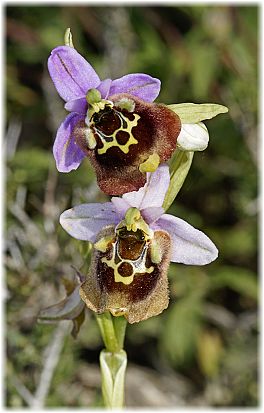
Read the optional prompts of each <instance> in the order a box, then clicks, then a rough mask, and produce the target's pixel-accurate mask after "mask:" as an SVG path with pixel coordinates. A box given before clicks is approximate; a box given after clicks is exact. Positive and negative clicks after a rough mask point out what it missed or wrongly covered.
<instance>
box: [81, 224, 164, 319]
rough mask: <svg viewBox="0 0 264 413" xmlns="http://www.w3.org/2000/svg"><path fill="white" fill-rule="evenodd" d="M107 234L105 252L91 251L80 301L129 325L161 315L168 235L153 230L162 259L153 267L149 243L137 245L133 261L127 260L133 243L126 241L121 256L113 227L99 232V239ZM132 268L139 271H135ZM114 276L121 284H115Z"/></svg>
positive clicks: (116, 282)
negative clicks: (110, 239) (107, 240)
mask: <svg viewBox="0 0 264 413" xmlns="http://www.w3.org/2000/svg"><path fill="white" fill-rule="evenodd" d="M110 235H112V237H113V238H112V241H109V243H108V245H107V249H106V252H105V253H103V252H100V251H97V250H94V251H93V254H92V262H91V270H90V273H89V275H88V277H87V280H86V281H85V282H84V283H83V284H82V286H81V288H80V296H81V298H82V299H83V300H84V301H85V303H86V305H87V306H88V307H89V308H90V309H91V310H93V311H95V312H97V313H99V314H101V313H104V312H105V311H110V312H111V313H112V314H113V315H124V316H125V318H126V319H127V320H128V322H129V323H136V322H139V321H142V320H146V319H147V318H149V317H152V316H155V315H158V314H160V313H161V312H162V311H163V310H164V309H165V308H167V306H168V303H169V295H168V278H167V270H168V266H169V263H170V250H171V240H170V236H169V235H168V233H167V232H165V231H155V233H154V239H155V245H156V247H157V246H158V248H159V250H160V257H161V260H160V262H159V263H158V264H154V263H153V262H152V261H151V241H150V243H149V244H147V243H146V241H142V246H143V247H142V249H141V248H138V245H137V248H136V250H137V252H136V253H135V255H134V257H133V260H128V259H127V258H124V256H125V255H126V254H128V250H129V249H130V248H131V245H133V242H132V243H131V240H130V241H129V242H128V244H127V251H125V248H124V245H123V246H122V248H123V249H122V253H121V249H120V248H119V247H118V245H119V244H118V242H119V241H120V240H118V236H116V235H115V232H114V227H108V228H105V229H104V230H102V231H101V232H100V233H99V235H98V239H101V238H102V237H109V236H110ZM135 237H136V235H135ZM138 242H139V241H137V243H138ZM144 243H145V244H144ZM143 244H144V245H143ZM134 245H135V244H134ZM115 248H116V249H115ZM117 251H118V253H117ZM120 254H122V255H120ZM138 257H139V259H138V261H136V260H137V258H138ZM117 268H118V270H117ZM134 268H138V269H136V270H135V272H134ZM137 271H138V272H137ZM132 273H134V275H131V274H132ZM116 275H118V277H121V278H120V279H121V280H122V281H116V280H115V277H116ZM127 280H128V283H126V281H127Z"/></svg>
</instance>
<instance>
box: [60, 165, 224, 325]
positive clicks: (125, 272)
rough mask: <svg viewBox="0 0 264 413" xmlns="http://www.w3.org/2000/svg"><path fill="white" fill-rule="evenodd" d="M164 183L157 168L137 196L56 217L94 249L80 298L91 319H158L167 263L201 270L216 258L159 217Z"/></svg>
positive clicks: (205, 244) (190, 232) (194, 236)
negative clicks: (105, 315) (93, 314)
mask: <svg viewBox="0 0 264 413" xmlns="http://www.w3.org/2000/svg"><path fill="white" fill-rule="evenodd" d="M169 183H170V175H169V168H168V166H167V165H165V164H163V165H161V166H160V167H159V168H158V169H157V170H156V171H155V172H153V173H148V174H147V182H146V184H145V185H144V187H142V188H140V189H139V190H138V191H134V192H130V193H126V194H124V195H123V196H122V197H121V198H118V197H112V199H111V202H106V203H104V204H99V203H93V204H82V205H79V206H76V207H74V208H72V209H69V210H67V211H64V212H63V213H62V214H61V217H60V223H61V225H62V226H63V228H64V229H65V230H66V231H67V232H68V233H69V234H70V235H71V236H73V237H75V238H77V239H79V240H85V241H90V242H92V243H93V244H94V249H93V253H92V260H91V268H90V272H89V274H88V276H87V278H86V280H85V281H84V282H83V284H82V285H81V287H80V296H81V298H82V300H83V301H84V302H85V303H86V305H87V306H88V307H89V308H90V309H91V310H93V311H95V312H96V313H98V314H101V313H104V312H106V311H110V312H111V313H112V314H113V315H114V316H121V315H123V316H124V317H125V318H126V319H127V321H128V322H129V323H135V322H139V321H141V320H145V319H147V318H149V317H152V316H155V315H158V314H159V313H161V312H162V311H163V310H164V309H165V308H167V306H168V303H169V293H168V278H167V271H168V267H169V263H170V261H172V262H176V263H182V264H187V265H205V264H208V263H210V262H211V261H213V260H215V259H216V258H217V256H218V251H217V248H216V247H215V245H214V244H213V242H212V241H211V240H210V239H209V238H208V237H207V236H206V235H205V234H204V233H203V232H201V231H199V230H197V229H195V228H194V227H192V226H191V225H190V224H188V223H187V222H185V221H183V220H182V219H180V218H176V217H174V216H172V215H169V214H166V213H164V212H165V211H164V209H163V208H162V204H163V200H164V197H165V194H166V192H167V189H168V187H169Z"/></svg>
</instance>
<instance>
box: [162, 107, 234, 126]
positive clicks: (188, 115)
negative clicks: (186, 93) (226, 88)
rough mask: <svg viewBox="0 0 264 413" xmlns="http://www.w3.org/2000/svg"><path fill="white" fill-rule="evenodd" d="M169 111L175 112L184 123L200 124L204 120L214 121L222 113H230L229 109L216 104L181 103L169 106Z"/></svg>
mask: <svg viewBox="0 0 264 413" xmlns="http://www.w3.org/2000/svg"><path fill="white" fill-rule="evenodd" d="M167 107H168V108H169V109H171V110H172V111H173V112H175V113H176V114H177V115H178V116H179V117H180V119H181V122H182V123H198V122H201V121H202V120H206V119H212V118H214V117H215V116H217V115H219V114H220V113H226V112H228V108H227V107H226V106H223V105H217V104H215V103H203V104H200V105H199V104H196V103H179V104H173V105H167Z"/></svg>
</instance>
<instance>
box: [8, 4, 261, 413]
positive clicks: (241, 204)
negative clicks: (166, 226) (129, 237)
mask: <svg viewBox="0 0 264 413" xmlns="http://www.w3.org/2000/svg"><path fill="white" fill-rule="evenodd" d="M5 12H6V140H5V152H6V163H7V166H6V220H5V224H6V242H5V246H6V253H5V264H6V275H7V277H6V289H7V292H6V297H7V298H6V323H7V327H6V333H7V345H6V350H7V362H6V376H7V377H6V378H7V385H6V389H7V392H6V405H7V406H8V407H12V408H19V407H26V406H30V407H34V406H36V405H34V403H36V401H35V402H34V400H33V399H32V398H31V396H32V395H35V396H36V398H37V399H38V403H39V406H46V407H50V408H52V407H97V406H102V400H101V395H100V375H99V369H98V357H99V353H100V350H101V349H102V342H101V338H100V336H99V333H98V328H97V325H96V322H95V319H94V317H93V315H92V313H91V312H87V315H86V320H85V323H84V324H83V326H82V328H81V331H80V333H79V336H78V338H77V339H76V340H74V339H73V338H72V337H71V336H70V335H69V334H68V326H67V325H66V327H65V323H62V324H61V325H59V327H58V326H57V325H55V326H54V325H52V326H51V325H43V324H38V323H37V322H36V317H37V314H38V312H39V310H40V309H41V308H44V307H46V306H48V305H51V304H54V303H56V302H58V301H59V300H60V299H62V298H63V297H64V295H65V290H64V288H63V286H62V279H63V278H64V277H68V278H71V277H73V274H74V270H73V269H72V267H71V265H74V266H75V267H76V268H80V267H82V265H83V258H82V255H81V253H80V251H81V248H80V247H81V246H80V244H81V243H80V242H78V241H76V240H74V239H72V238H71V237H70V236H69V235H68V234H66V233H65V232H64V231H63V230H62V228H61V227H60V225H59V223H58V218H59V215H60V213H61V212H62V211H63V210H65V209H66V208H68V207H70V206H72V205H76V204H78V203H81V202H87V201H88V202H101V201H102V202H103V201H105V200H106V199H107V198H106V196H105V195H103V194H101V193H100V192H99V191H98V189H97V186H96V183H95V180H94V173H93V171H92V170H91V168H90V166H89V162H88V161H85V162H83V164H82V166H81V167H80V168H79V169H78V170H77V171H74V172H71V173H69V174H59V173H58V172H57V171H56V169H55V165H54V159H53V156H52V152H51V149H52V145H53V141H54V137H55V134H56V129H57V128H58V126H59V124H60V122H61V120H62V119H63V118H64V117H65V115H66V111H65V110H64V108H63V101H62V100H61V99H60V98H59V97H58V95H57V93H56V91H55V88H54V86H53V84H52V82H51V80H50V78H49V76H48V73H47V65H46V62H47V58H48V56H49V54H50V51H51V50H52V49H53V48H54V47H56V46H57V45H60V44H63V35H64V31H65V29H66V28H67V27H71V30H72V33H73V41H74V46H75V48H76V49H77V50H78V51H79V52H80V53H81V54H82V55H83V56H85V57H86V58H87V60H88V61H89V62H90V63H91V64H92V65H93V66H94V67H95V69H96V71H97V72H98V74H99V75H100V77H101V78H102V79H104V78H106V77H112V78H117V77H120V76H122V75H124V74H126V73H133V72H143V73H144V72H145V73H148V74H151V75H152V76H155V77H158V78H159V79H161V82H162V89H161V93H160V96H159V97H158V99H157V101H158V102H164V103H167V104H170V103H180V102H195V103H205V102H214V103H219V104H223V105H226V106H228V107H229V109H230V111H229V113H228V114H225V115H221V116H219V117H217V118H215V119H213V120H211V121H208V122H206V125H207V127H208V129H209V132H210V145H209V148H208V149H207V150H206V151H205V152H203V153H196V155H195V157H194V162H193V165H192V168H191V171H190V173H189V175H188V177H187V179H186V181H185V184H184V186H183V188H182V189H181V191H180V193H179V195H178V197H177V198H176V200H175V202H174V204H173V205H172V207H171V208H170V213H172V214H175V215H177V216H179V217H180V218H182V219H185V220H186V221H188V222H189V223H190V224H192V225H193V226H195V227H197V228H199V229H200V230H202V231H204V232H205V233H206V234H207V235H208V236H209V237H210V238H211V239H212V240H213V241H214V242H215V244H216V245H217V246H218V248H219V251H220V255H219V258H218V260H217V261H216V262H214V263H212V264H210V265H208V266H205V267H196V266H193V267H191V266H184V265H176V264H172V265H171V267H170V271H169V279H170V291H171V292H170V296H171V301H170V306H169V308H168V309H167V310H166V311H164V312H163V313H162V314H161V315H160V316H158V317H155V318H152V319H149V320H147V321H144V322H141V323H140V324H137V325H131V326H128V330H127V337H126V343H125V347H126V350H127V353H128V359H129V364H128V376H127V387H126V402H127V406H129V407H135V406H137V407H174V408H176V407H179V406H188V407H190V406H207V407H212V406H221V407H225V406H257V405H258V402H259V398H258V283H257V269H258V262H257V237H258V234H257V225H258V221H257V214H258V185H257V169H258V165H257V164H258V148H257V137H258V126H257V116H258V94H257V93H258V12H259V9H258V7H257V6H252V5H251V6H250V5H248V6H238V7H234V6H227V5H222V6H216V5H215V6H213V5H207V6H190V7H187V6H181V7H178V6H173V5H171V6H166V7H160V6H159V7H157V6H156V7H153V6H142V7H136V6H133V5H131V6H126V7H117V6H116V7H114V6H109V7H106V6H105V7H95V6H89V5H87V6H79V7H69V6H61V7H59V6H58V7H49V6H48V5H47V6H39V7H35V6H32V5H31V6H25V5H24V6H18V5H13V6H7V7H6V9H5ZM66 323H67V322H66ZM54 348H55V352H54V356H53V357H52V360H53V361H54V367H55V369H54V371H53V374H52V375H51V377H49V376H47V374H49V372H48V373H47V370H48V368H49V367H50V365H48V366H47V363H49V362H50V361H51V360H50V359H51V357H50V358H49V355H50V354H51V353H52V351H54ZM52 354H53V353H52ZM45 374H46V376H45ZM43 376H44V377H43ZM45 380H46V382H45ZM47 380H49V381H48V382H49V383H50V386H47ZM40 383H42V384H40ZM43 383H44V390H43V387H42V388H41V386H43ZM45 383H46V388H45Z"/></svg>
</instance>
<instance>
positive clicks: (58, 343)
mask: <svg viewBox="0 0 264 413" xmlns="http://www.w3.org/2000/svg"><path fill="white" fill-rule="evenodd" d="M68 332H69V321H61V322H60V323H59V325H58V327H57V329H56V330H55V333H54V336H53V338H52V341H51V343H50V344H49V346H48V347H47V349H46V352H45V353H46V354H47V358H46V360H45V364H44V367H43V370H42V372H41V376H40V380H39V384H38V387H37V390H36V392H35V397H34V402H33V404H32V407H33V408H38V409H41V408H43V407H44V406H45V399H46V397H47V395H48V393H49V389H50V385H51V381H52V378H53V374H54V371H55V368H56V366H57V364H58V362H59V359H60V354H61V351H62V347H63V344H64V338H65V336H66V334H67V333H68Z"/></svg>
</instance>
